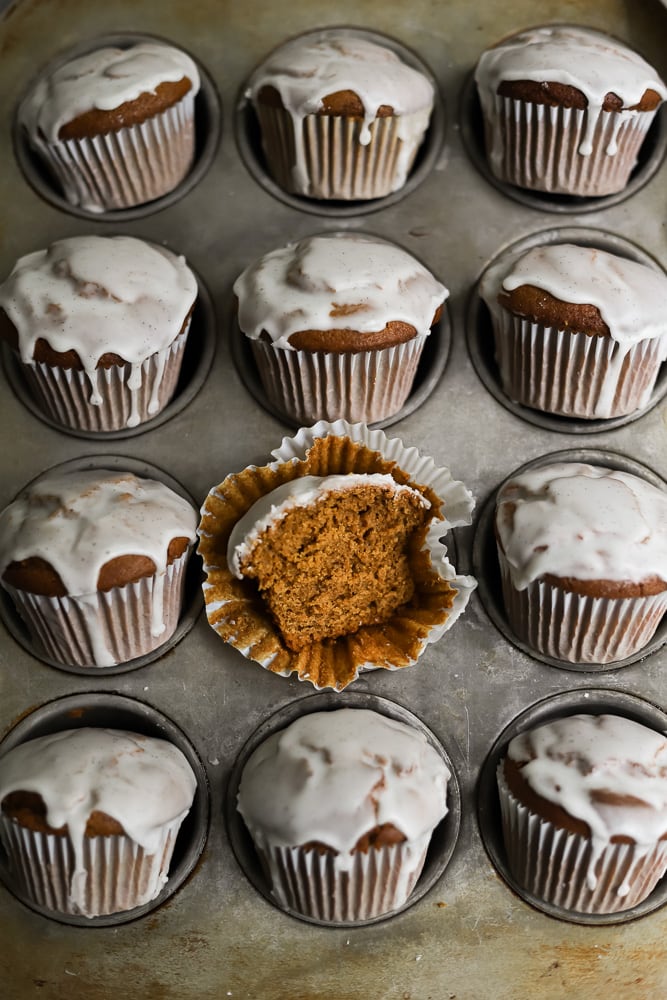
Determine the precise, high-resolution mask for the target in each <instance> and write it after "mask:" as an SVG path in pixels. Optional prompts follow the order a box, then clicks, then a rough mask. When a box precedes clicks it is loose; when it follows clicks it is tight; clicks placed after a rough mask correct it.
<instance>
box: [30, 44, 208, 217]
mask: <svg viewBox="0 0 667 1000" xmlns="http://www.w3.org/2000/svg"><path fill="white" fill-rule="evenodd" d="M199 86H200V79H199V72H198V70H197V67H196V65H195V63H194V61H193V60H192V59H191V58H190V56H188V55H186V54H185V52H182V51H181V50H180V49H177V48H175V47H174V46H172V45H165V44H163V43H159V42H139V43H137V44H135V45H131V46H129V47H128V48H113V47H109V48H100V49H96V50H94V51H92V52H89V53H87V54H86V55H83V56H79V57H77V58H76V59H72V60H70V61H69V62H66V63H65V64H64V65H62V66H59V67H58V68H56V69H55V70H53V71H52V72H51V73H45V74H43V75H42V76H41V77H40V78H39V79H38V81H37V83H36V84H35V86H34V87H33V89H32V90H31V92H30V94H29V95H28V97H27V98H26V100H25V101H24V102H23V104H22V106H21V112H20V122H21V125H22V127H23V128H24V129H25V132H26V134H27V137H28V141H29V142H30V144H31V145H32V146H33V147H34V149H35V150H36V152H37V153H38V155H39V156H40V157H41V158H42V159H43V160H44V161H45V163H46V164H47V166H48V167H49V169H50V170H51V172H52V174H53V175H54V177H55V179H56V181H57V183H58V184H59V185H60V187H61V188H62V190H63V194H64V196H65V199H66V200H67V201H68V202H69V203H70V204H71V205H76V206H79V207H81V208H83V209H86V210H87V211H89V212H108V211H113V210H116V209H124V208H130V207H132V206H134V205H141V204H144V203H145V202H150V201H153V200H154V199H156V198H160V197H161V196H162V195H165V194H168V193H169V192H170V191H172V190H173V189H174V188H175V187H177V186H178V184H180V182H181V181H182V180H183V178H184V177H185V176H186V174H187V173H188V171H189V170H190V167H191V166H192V162H193V159H194V151H195V126H194V99H195V96H196V94H197V92H198V91H199Z"/></svg>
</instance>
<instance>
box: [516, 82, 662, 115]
mask: <svg viewBox="0 0 667 1000" xmlns="http://www.w3.org/2000/svg"><path fill="white" fill-rule="evenodd" d="M498 94H499V95H500V96H501V97H509V98H511V99H512V100H515V101H528V102H529V103H531V104H546V105H548V106H549V107H561V108H577V109H578V110H580V111H583V110H584V109H585V108H587V107H588V100H587V98H586V95H585V94H584V93H583V92H582V91H581V90H579V88H578V87H571V86H570V85H569V84H566V83H556V82H555V81H549V80H542V81H536V80H502V81H501V82H500V84H499V85H498ZM661 101H662V98H661V97H660V94H658V93H657V91H655V90H650V89H648V90H645V91H644V93H643V94H642V96H641V99H640V100H639V101H638V103H637V104H633V105H631V106H629V107H627V108H624V107H623V101H622V100H621V98H620V97H619V96H618V94H615V93H614V92H613V91H612V90H610V91H609V92H608V93H607V94H605V98H604V101H603V103H602V110H603V111H654V110H655V109H656V108H657V107H659V105H660V102H661Z"/></svg>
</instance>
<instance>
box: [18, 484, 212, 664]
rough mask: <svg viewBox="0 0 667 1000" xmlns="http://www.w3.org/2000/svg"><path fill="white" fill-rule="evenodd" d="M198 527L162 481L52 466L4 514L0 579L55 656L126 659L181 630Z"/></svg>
mask: <svg viewBox="0 0 667 1000" xmlns="http://www.w3.org/2000/svg"><path fill="white" fill-rule="evenodd" d="M196 525H197V513H196V511H195V509H194V508H193V507H192V505H191V504H190V503H189V502H188V501H187V500H184V499H183V498H182V497H181V496H179V495H178V494H176V493H174V491H173V490H171V489H169V487H168V486H165V485H164V484H163V483H160V482H157V481H155V480H152V479H144V478H139V477H137V476H135V475H133V474H131V473H126V472H112V471H109V470H105V469H97V470H91V471H81V472H79V471H75V472H58V470H55V471H54V472H53V473H47V474H46V475H44V476H42V477H41V478H40V479H38V480H36V481H35V482H33V483H31V484H30V486H28V487H26V489H25V490H24V491H23V492H22V493H21V494H19V496H18V497H17V498H16V500H14V501H13V503H11V504H10V505H9V506H8V507H6V508H5V509H4V510H3V511H2V512H1V513H0V586H2V587H3V589H4V590H6V591H7V593H8V594H9V595H10V597H11V599H12V601H13V602H14V604H15V605H16V608H17V611H18V612H19V614H20V615H21V617H22V618H23V619H24V620H25V622H26V625H27V627H28V629H29V630H30V632H31V634H32V635H33V636H35V637H36V638H37V639H38V640H39V641H40V642H41V644H42V645H43V647H44V649H45V650H46V653H47V654H48V656H49V657H50V658H51V659H53V660H55V661H56V663H58V664H60V665H62V666H77V667H91V668H94V667H108V666H114V665H116V664H119V663H125V662H127V661H129V660H134V659H136V658H137V657H140V656H143V655H145V654H147V653H149V652H151V651H152V650H154V649H156V648H157V647H158V646H161V645H162V644H163V643H164V642H166V640H167V639H168V638H169V637H170V636H171V635H172V634H173V632H174V631H175V629H176V627H177V625H178V620H179V616H180V612H181V607H182V600H183V588H184V585H185V569H186V566H187V561H188V554H189V550H190V549H191V547H192V544H193V542H194V539H195V537H196V536H195V529H196Z"/></svg>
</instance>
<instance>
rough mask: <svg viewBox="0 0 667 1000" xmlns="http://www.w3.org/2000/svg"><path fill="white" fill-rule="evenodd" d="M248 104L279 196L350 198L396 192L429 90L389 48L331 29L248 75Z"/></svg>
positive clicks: (424, 116) (422, 122) (425, 119)
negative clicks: (256, 118) (288, 193)
mask: <svg viewBox="0 0 667 1000" xmlns="http://www.w3.org/2000/svg"><path fill="white" fill-rule="evenodd" d="M248 97H249V98H250V101H251V102H252V105H253V107H254V108H255V111H256V113H257V117H258V120H259V125H260V131H261V136H262V144H263V147H264V153H265V158H266V164H267V167H268V170H269V171H270V173H271V174H272V176H273V178H274V180H275V181H276V183H277V184H278V185H279V186H280V187H281V188H283V189H284V190H285V191H288V192H290V193H293V194H298V195H305V196H306V197H309V198H322V199H342V200H355V199H368V198H381V197H383V196H385V195H388V194H390V193H391V192H392V191H397V190H399V189H400V188H402V187H403V186H404V184H405V182H406V180H407V177H408V174H409V171H410V168H411V167H412V164H413V162H414V159H415V156H416V154H417V151H418V149H419V147H420V145H421V143H422V141H423V138H424V135H425V133H426V130H427V128H428V124H429V119H430V116H431V111H432V109H433V101H434V88H433V84H432V83H431V81H430V80H429V79H428V78H427V77H426V76H425V75H424V73H422V72H420V71H419V70H416V69H414V68H413V67H412V66H409V65H408V64H407V63H405V62H404V61H403V60H402V59H401V58H400V57H399V56H398V55H397V54H396V53H395V52H394V51H393V50H392V49H391V48H388V47H386V46H384V45H378V44H377V43H376V42H373V41H370V40H368V39H366V38H364V37H362V36H361V35H355V34H354V33H353V32H351V31H348V30H344V29H335V28H332V29H326V30H324V31H319V32H315V33H313V34H309V35H302V36H300V37H298V38H294V39H292V40H291V41H289V42H287V43H286V44H284V45H281V46H280V48H278V49H276V51H275V52H273V53H272V54H271V55H270V56H269V57H268V58H267V59H266V60H265V61H264V62H263V63H262V65H261V66H260V67H259V68H258V69H257V70H256V72H255V73H254V74H253V77H252V79H251V81H250V84H249V87H248Z"/></svg>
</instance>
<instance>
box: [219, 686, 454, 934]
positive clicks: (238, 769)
mask: <svg viewBox="0 0 667 1000" xmlns="http://www.w3.org/2000/svg"><path fill="white" fill-rule="evenodd" d="M337 708H366V709H370V710H372V711H374V712H378V713H379V714H380V715H385V716H388V717H389V718H390V719H396V720H397V721H398V722H402V723H404V724H405V725H407V726H411V727H412V728H413V729H416V730H417V731H418V732H420V733H422V734H423V735H424V736H425V737H426V739H427V740H428V742H429V744H430V745H431V746H432V747H433V749H434V750H436V752H437V753H438V754H439V755H440V757H441V758H442V759H443V761H444V762H445V764H446V765H447V767H448V769H449V772H450V774H451V778H450V780H449V782H448V783H447V810H448V811H447V815H446V816H445V817H444V818H443V819H442V820H441V821H440V823H439V824H438V825H437V827H436V828H435V830H434V831H433V836H432V837H431V842H430V844H429V849H428V852H427V855H426V861H425V862H424V868H423V870H422V873H421V875H420V876H419V879H418V880H417V884H416V886H415V888H414V889H413V891H412V893H411V895H410V898H409V899H408V900H407V901H406V902H405V903H404V904H403V906H401V907H399V909H397V910H393V911H392V912H391V913H383V914H382V915H381V916H379V917H374V918H373V919H371V920H355V921H325V920H316V919H314V918H312V917H308V916H305V915H304V914H302V913H298V912H297V911H296V910H293V909H291V908H289V907H283V906H282V905H281V904H280V903H279V902H278V901H277V900H276V898H275V897H274V895H273V894H272V891H271V885H270V884H269V880H268V879H267V876H266V872H265V871H264V869H263V868H262V866H261V864H260V862H259V858H258V857H257V853H256V851H255V848H254V847H253V844H252V839H251V837H250V834H249V833H248V830H247V828H246V826H245V823H244V822H243V819H242V818H241V815H240V813H239V812H238V810H237V808H236V800H237V794H238V789H239V784H240V782H241V775H242V773H243V768H244V767H245V765H246V763H247V761H248V758H249V757H250V755H251V754H252V753H253V751H254V750H255V749H256V748H257V747H258V746H259V745H260V744H261V743H263V742H264V740H266V739H268V737H269V736H271V735H272V734H273V733H275V732H278V730H281V729H285V728H286V727H287V726H289V725H290V724H291V723H292V722H294V721H295V720H296V719H298V718H301V717H302V716H303V715H307V714H309V713H310V712H323V711H332V710H335V709H337ZM225 822H226V826H227V836H228V838H229V842H230V844H231V847H232V850H233V851H234V855H235V856H236V860H237V861H238V863H239V865H240V866H241V868H242V869H243V871H244V872H245V874H246V876H247V878H248V879H249V880H250V882H251V883H252V885H253V886H254V887H255V889H257V891H258V892H259V893H261V895H262V896H263V897H264V898H265V899H267V900H268V901H269V902H270V903H273V905H274V906H277V907H278V908H279V909H282V910H284V912H285V913H289V914H290V916H292V917H296V918H297V919H298V920H302V921H304V922H305V923H313V924H319V925H321V926H323V927H367V926H368V925H370V924H378V923H381V922H383V921H385V920H390V919H391V918H392V917H395V916H397V915H398V914H399V913H402V912H403V911H404V910H406V909H407V908H408V907H409V906H413V905H414V904H415V903H416V902H417V901H418V900H420V899H421V898H422V897H423V896H424V895H425V894H426V893H427V892H429V890H431V889H432V888H433V887H434V885H435V883H436V882H437V881H438V880H439V879H440V878H441V877H442V875H443V874H444V872H445V869H446V868H447V865H448V863H449V861H450V859H451V857H452V854H453V853H454V849H455V847H456V841H457V839H458V835H459V829H460V826H461V791H460V788H459V783H458V778H457V777H456V769H455V767H454V765H453V764H452V761H451V759H450V757H449V755H448V754H447V752H446V750H445V749H444V747H443V746H442V745H441V744H440V742H439V741H438V740H437V739H436V737H435V736H434V734H433V733H432V732H431V731H430V730H429V729H428V728H427V727H426V726H425V725H424V724H423V722H421V720H420V719H418V718H417V717H416V716H415V715H414V714H413V713H412V712H409V711H408V710H407V709H406V708H403V707H402V706H401V705H397V704H395V703H394V702H391V701H388V700H387V699H386V698H378V697H376V696H374V695H372V694H355V693H354V692H353V691H351V692H343V693H341V694H338V695H336V694H316V695H310V696H308V697H306V698H300V699H299V700H298V701H295V702H292V703H291V704H290V705H287V706H286V707H285V708H283V709H280V710H279V711H278V712H276V713H275V714H274V715H272V716H270V717H269V718H268V719H266V720H265V721H264V722H263V723H262V724H261V725H260V726H259V728H258V729H257V730H256V731H255V732H254V733H253V734H252V736H251V737H250V738H249V739H248V741H247V742H246V743H245V745H244V747H243V749H242V750H241V753H240V754H239V756H238V757H237V759H236V762H235V764H234V767H233V768H232V773H231V775H230V778H229V782H228V785H227V792H226V796H225Z"/></svg>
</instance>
